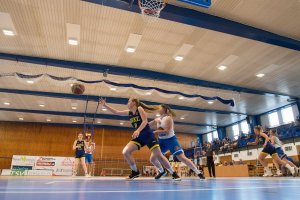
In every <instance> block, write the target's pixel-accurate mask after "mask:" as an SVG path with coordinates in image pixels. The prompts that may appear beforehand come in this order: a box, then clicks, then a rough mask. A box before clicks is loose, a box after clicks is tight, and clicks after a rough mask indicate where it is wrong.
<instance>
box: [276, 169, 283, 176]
mask: <svg viewBox="0 0 300 200" xmlns="http://www.w3.org/2000/svg"><path fill="white" fill-rule="evenodd" d="M274 176H282V173H281V171H280V170H277V172H276V174H275V175H274Z"/></svg>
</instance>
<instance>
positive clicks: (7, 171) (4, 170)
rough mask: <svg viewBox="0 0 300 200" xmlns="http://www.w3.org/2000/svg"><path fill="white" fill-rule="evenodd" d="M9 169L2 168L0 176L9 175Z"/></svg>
mask: <svg viewBox="0 0 300 200" xmlns="http://www.w3.org/2000/svg"><path fill="white" fill-rule="evenodd" d="M10 173H11V169H2V171H1V176H10Z"/></svg>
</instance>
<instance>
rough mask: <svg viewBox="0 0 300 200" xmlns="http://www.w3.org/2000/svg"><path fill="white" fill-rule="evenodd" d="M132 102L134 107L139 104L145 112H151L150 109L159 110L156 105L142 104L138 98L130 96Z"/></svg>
mask: <svg viewBox="0 0 300 200" xmlns="http://www.w3.org/2000/svg"><path fill="white" fill-rule="evenodd" d="M131 100H132V101H133V102H135V105H136V107H137V108H138V107H139V106H141V107H142V108H143V109H144V110H145V111H146V112H151V111H156V110H159V107H158V106H149V105H147V104H144V103H143V102H141V101H140V100H139V99H137V98H132V99H131Z"/></svg>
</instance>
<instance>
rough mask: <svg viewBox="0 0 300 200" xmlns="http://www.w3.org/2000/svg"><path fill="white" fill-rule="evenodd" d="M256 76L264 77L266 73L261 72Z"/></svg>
mask: <svg viewBox="0 0 300 200" xmlns="http://www.w3.org/2000/svg"><path fill="white" fill-rule="evenodd" d="M256 76H257V77H258V78H262V77H264V76H265V74H262V73H260V74H256Z"/></svg>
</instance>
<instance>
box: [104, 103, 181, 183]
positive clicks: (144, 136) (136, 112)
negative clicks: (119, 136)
mask: <svg viewBox="0 0 300 200" xmlns="http://www.w3.org/2000/svg"><path fill="white" fill-rule="evenodd" d="M100 103H101V105H102V106H104V107H105V108H107V109H108V110H109V111H111V112H112V113H114V114H116V115H123V116H127V115H129V118H130V122H131V124H132V126H133V128H134V129H135V131H134V132H133V134H132V140H131V141H130V142H129V143H128V144H127V145H126V146H125V147H124V149H123V151H122V154H123V155H124V158H125V159H126V161H127V163H128V164H129V166H130V168H131V174H130V175H129V177H128V178H127V179H134V178H137V177H139V176H140V172H139V170H138V169H137V166H136V164H135V161H134V158H133V156H132V153H133V152H134V151H137V150H139V149H140V148H141V147H143V146H145V145H147V146H148V148H149V149H150V151H151V156H150V161H151V162H152V161H153V162H154V161H156V160H158V161H159V162H160V163H161V164H162V165H163V166H164V167H165V168H166V169H167V170H168V171H169V172H170V173H171V174H172V177H173V179H175V180H181V179H180V177H179V176H178V175H177V173H176V172H174V171H173V169H172V168H171V165H170V163H169V161H168V160H167V158H166V157H165V156H163V154H162V153H161V151H160V148H159V145H158V143H157V140H156V138H155V136H154V134H153V132H152V130H151V128H150V126H149V124H148V120H147V114H146V112H150V111H154V110H157V108H155V107H152V106H147V105H146V104H144V103H142V102H140V101H139V100H138V99H135V98H130V99H129V100H128V103H127V106H128V110H123V111H119V110H116V109H114V108H112V107H110V106H108V105H107V103H106V100H105V99H101V100H100Z"/></svg>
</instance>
